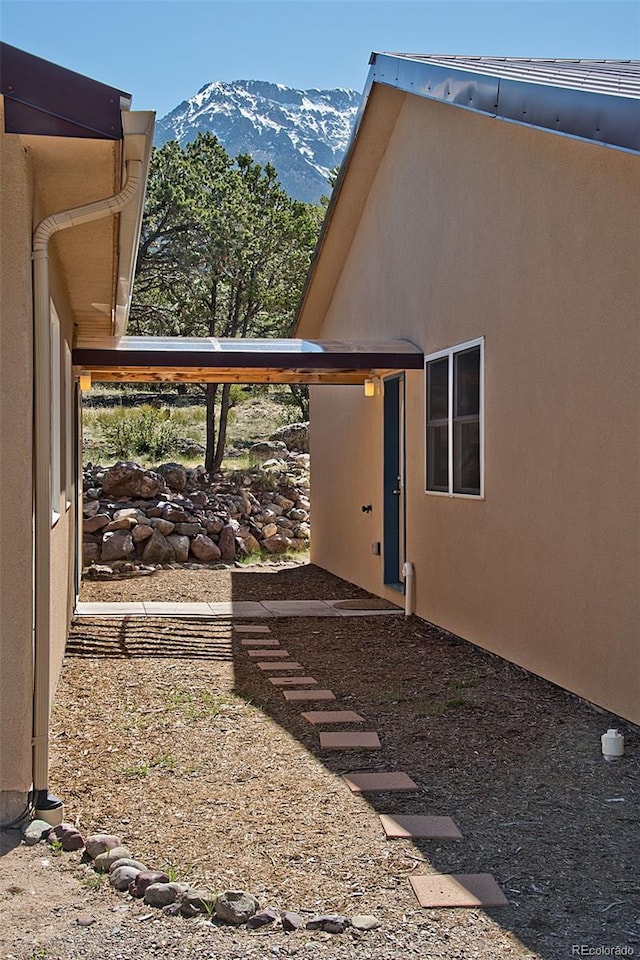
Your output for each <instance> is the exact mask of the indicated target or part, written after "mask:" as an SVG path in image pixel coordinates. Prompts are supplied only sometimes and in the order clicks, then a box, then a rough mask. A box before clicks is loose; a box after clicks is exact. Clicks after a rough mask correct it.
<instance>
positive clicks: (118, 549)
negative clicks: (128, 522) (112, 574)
mask: <svg viewBox="0 0 640 960" xmlns="http://www.w3.org/2000/svg"><path fill="white" fill-rule="evenodd" d="M134 550H135V546H134V543H133V538H132V536H131V534H130V532H129V531H128V530H114V531H113V532H112V533H105V535H104V539H103V541H102V554H101V557H100V559H101V560H102V561H103V562H105V563H106V562H107V561H108V560H126V559H127V557H130V556H131V554H132V553H133V552H134Z"/></svg>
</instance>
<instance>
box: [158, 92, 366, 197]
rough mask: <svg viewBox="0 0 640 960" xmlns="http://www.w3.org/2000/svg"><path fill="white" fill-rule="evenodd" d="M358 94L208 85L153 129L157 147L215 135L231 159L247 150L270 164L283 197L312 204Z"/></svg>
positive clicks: (340, 149) (326, 189) (324, 186)
mask: <svg viewBox="0 0 640 960" xmlns="http://www.w3.org/2000/svg"><path fill="white" fill-rule="evenodd" d="M359 105H360V94H359V93H356V91H355V90H342V89H336V90H294V89H293V88H291V87H285V86H283V85H282V84H280V83H267V82H265V81H261V80H237V81H235V82H233V83H223V82H221V81H218V82H216V83H209V84H207V85H206V86H204V87H202V89H201V90H199V91H198V93H196V95H195V96H194V97H191V99H190V100H185V101H184V102H183V103H181V104H180V105H179V106H177V107H176V108H175V109H174V110H172V111H171V113H168V114H167V116H166V117H163V118H162V120H159V121H158V123H157V125H156V137H155V143H156V146H162V145H163V144H164V143H166V142H167V140H178V141H179V142H180V143H181V144H183V145H184V144H185V143H189V142H190V141H191V140H194V139H195V137H196V135H197V134H198V133H199V132H201V131H202V132H204V131H207V130H209V131H210V132H211V133H214V134H215V135H216V136H217V138H218V140H219V141H220V143H221V144H222V145H223V147H224V148H225V150H226V151H227V153H229V154H230V155H231V156H232V157H235V156H237V154H239V153H249V154H251V156H252V157H253V159H254V160H256V161H257V162H258V163H261V164H265V163H268V162H270V163H272V164H273V165H274V166H275V168H276V170H277V171H278V175H279V178H280V183H281V184H282V186H283V187H284V189H285V190H286V191H287V193H288V194H289V195H290V196H292V197H295V198H296V199H298V200H306V201H309V202H316V201H317V200H319V199H320V196H321V195H322V194H329V193H330V190H331V188H330V186H329V184H328V183H327V178H328V176H329V173H330V171H331V170H332V169H333V168H334V167H335V166H337V165H338V164H339V163H340V161H341V160H342V157H343V155H344V152H345V150H346V147H347V143H348V142H349V135H350V133H351V128H352V126H353V121H354V119H355V116H356V113H357V110H358V107H359Z"/></svg>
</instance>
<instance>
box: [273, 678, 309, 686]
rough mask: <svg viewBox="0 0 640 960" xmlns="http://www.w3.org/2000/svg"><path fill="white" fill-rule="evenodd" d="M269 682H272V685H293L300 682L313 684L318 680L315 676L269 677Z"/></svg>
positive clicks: (307, 684) (303, 684) (306, 684)
mask: <svg viewBox="0 0 640 960" xmlns="http://www.w3.org/2000/svg"><path fill="white" fill-rule="evenodd" d="M269 683H272V684H273V685H274V687H295V686H298V685H300V684H302V686H307V687H311V686H315V685H316V684H317V683H318V681H317V680H316V679H315V677H269Z"/></svg>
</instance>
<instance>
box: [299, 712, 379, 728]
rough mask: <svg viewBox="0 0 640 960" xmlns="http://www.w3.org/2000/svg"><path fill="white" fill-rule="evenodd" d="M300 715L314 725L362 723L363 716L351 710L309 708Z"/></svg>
mask: <svg viewBox="0 0 640 960" xmlns="http://www.w3.org/2000/svg"><path fill="white" fill-rule="evenodd" d="M302 716H303V717H304V719H305V720H308V721H309V723H313V724H314V726H318V725H319V724H322V723H364V717H361V716H360V714H359V713H354V712H353V710H311V711H310V713H303V714H302Z"/></svg>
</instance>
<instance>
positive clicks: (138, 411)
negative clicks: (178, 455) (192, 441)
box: [96, 405, 178, 461]
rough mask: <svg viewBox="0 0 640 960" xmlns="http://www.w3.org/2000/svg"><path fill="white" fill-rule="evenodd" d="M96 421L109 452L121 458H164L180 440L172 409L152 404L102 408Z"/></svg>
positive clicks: (152, 459) (155, 459)
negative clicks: (152, 405) (160, 408)
mask: <svg viewBox="0 0 640 960" xmlns="http://www.w3.org/2000/svg"><path fill="white" fill-rule="evenodd" d="M96 423H97V426H98V429H99V431H100V434H101V437H102V441H103V443H104V445H105V447H107V448H108V452H109V453H110V454H112V455H113V456H115V457H117V458H118V459H120V460H129V459H134V458H136V457H140V458H146V459H147V460H149V461H158V460H162V459H163V458H164V457H166V456H167V454H169V453H170V452H171V449H172V447H173V445H174V444H175V442H176V440H177V439H178V431H177V429H176V426H175V424H174V423H173V422H172V420H171V414H170V411H168V410H157V409H156V408H155V407H151V406H148V405H145V406H142V407H133V408H127V407H115V408H114V409H113V410H104V411H101V412H100V413H99V414H97V416H96Z"/></svg>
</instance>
